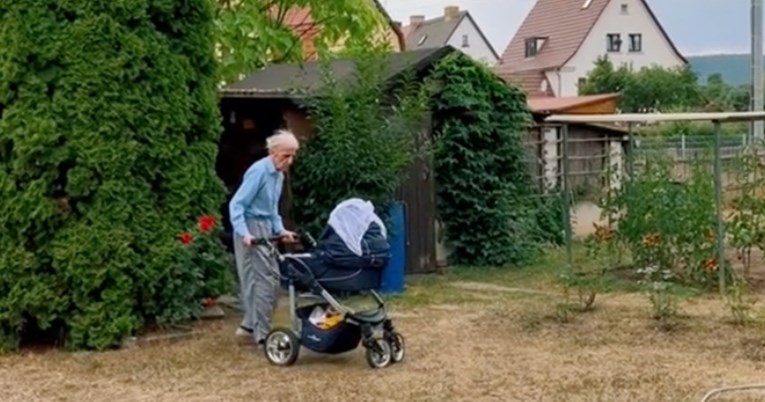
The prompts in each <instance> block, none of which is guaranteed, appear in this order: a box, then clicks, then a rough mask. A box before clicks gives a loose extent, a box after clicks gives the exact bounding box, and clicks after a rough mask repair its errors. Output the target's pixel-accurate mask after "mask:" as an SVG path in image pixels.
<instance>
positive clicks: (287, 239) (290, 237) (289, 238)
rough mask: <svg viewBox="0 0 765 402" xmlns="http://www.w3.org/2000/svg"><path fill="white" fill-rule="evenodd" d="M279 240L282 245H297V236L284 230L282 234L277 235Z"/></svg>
mask: <svg viewBox="0 0 765 402" xmlns="http://www.w3.org/2000/svg"><path fill="white" fill-rule="evenodd" d="M279 238H280V239H281V241H283V242H284V243H297V242H298V235H297V233H295V232H292V231H289V230H285V231H283V232H282V233H280V234H279Z"/></svg>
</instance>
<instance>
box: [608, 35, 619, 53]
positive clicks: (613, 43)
mask: <svg viewBox="0 0 765 402" xmlns="http://www.w3.org/2000/svg"><path fill="white" fill-rule="evenodd" d="M606 39H607V40H608V42H607V44H606V50H607V51H609V52H612V53H618V52H621V51H622V38H621V35H620V34H613V33H611V34H608V35H606Z"/></svg>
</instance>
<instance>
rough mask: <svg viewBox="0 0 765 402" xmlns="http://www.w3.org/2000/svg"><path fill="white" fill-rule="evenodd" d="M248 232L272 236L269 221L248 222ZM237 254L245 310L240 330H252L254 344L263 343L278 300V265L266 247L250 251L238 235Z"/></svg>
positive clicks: (259, 235) (241, 297) (256, 235)
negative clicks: (242, 328)
mask: <svg viewBox="0 0 765 402" xmlns="http://www.w3.org/2000/svg"><path fill="white" fill-rule="evenodd" d="M247 228H248V229H249V230H250V233H251V234H252V235H253V236H255V238H256V239H257V238H263V237H270V236H272V235H273V234H272V232H271V223H270V222H268V221H260V220H248V221H247ZM234 254H235V255H236V268H237V273H238V275H239V284H240V292H241V294H240V300H241V303H242V307H244V318H243V319H242V324H241V326H242V327H244V328H249V329H252V331H253V335H254V336H255V341H256V342H260V341H263V340H265V339H266V335H268V332H269V331H270V330H271V319H272V318H273V316H274V310H276V306H277V302H278V298H279V288H280V285H279V280H280V275H279V265H278V263H277V261H276V258H274V257H273V256H271V255H270V254H269V253H268V249H267V248H266V247H265V246H256V245H252V246H250V247H247V246H245V245H244V243H242V236H240V235H239V234H235V235H234Z"/></svg>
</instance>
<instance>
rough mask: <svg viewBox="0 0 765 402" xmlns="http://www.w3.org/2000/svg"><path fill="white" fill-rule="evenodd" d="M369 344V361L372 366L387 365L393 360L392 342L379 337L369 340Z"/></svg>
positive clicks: (380, 366)
mask: <svg viewBox="0 0 765 402" xmlns="http://www.w3.org/2000/svg"><path fill="white" fill-rule="evenodd" d="M369 343H370V344H369V345H368V346H367V353H366V355H367V363H368V364H369V366H370V367H372V368H384V367H387V366H388V365H389V364H391V362H392V361H393V351H392V350H391V345H390V342H388V341H387V340H385V339H382V338H377V339H372V340H370V341H369Z"/></svg>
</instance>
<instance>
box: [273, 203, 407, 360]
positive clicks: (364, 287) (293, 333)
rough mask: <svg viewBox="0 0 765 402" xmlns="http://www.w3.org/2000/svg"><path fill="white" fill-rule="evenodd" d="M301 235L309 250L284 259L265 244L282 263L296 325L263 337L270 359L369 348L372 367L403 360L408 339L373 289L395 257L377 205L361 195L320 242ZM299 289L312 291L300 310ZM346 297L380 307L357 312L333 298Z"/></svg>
mask: <svg viewBox="0 0 765 402" xmlns="http://www.w3.org/2000/svg"><path fill="white" fill-rule="evenodd" d="M304 238H305V239H307V240H308V243H309V247H310V249H309V250H308V251H307V252H302V253H296V254H282V253H280V252H279V250H278V248H277V247H275V246H274V245H273V243H272V242H271V241H263V242H262V243H263V244H267V245H269V246H270V250H271V252H273V253H274V254H275V255H276V257H277V259H278V261H279V265H280V270H281V274H282V285H283V287H285V288H287V290H288V291H289V308H290V313H291V314H290V316H291V322H292V328H275V329H273V330H272V331H271V332H270V333H269V334H268V336H267V337H266V341H265V345H264V346H265V347H264V352H265V355H266V358H267V359H268V361H269V362H271V363H272V364H275V365H279V366H288V365H292V364H294V363H295V361H296V360H297V358H298V354H299V351H300V346H303V347H306V348H308V349H310V350H313V351H315V352H318V353H326V354H339V353H345V352H349V351H351V350H353V349H355V348H357V347H358V346H359V344H361V345H363V346H364V347H365V348H366V357H367V363H368V364H369V365H370V366H371V367H373V368H382V367H385V366H387V365H389V364H390V363H396V362H399V361H401V360H403V358H404V338H403V336H402V335H401V334H400V333H398V332H396V331H395V329H394V327H393V323H392V321H391V320H390V318H389V317H388V314H387V311H386V307H385V302H384V301H383V299H382V297H381V296H380V295H379V294H378V293H377V292H376V291H375V289H378V288H380V285H381V279H382V271H383V269H384V268H385V266H386V265H387V263H388V260H389V259H390V243H389V242H388V235H387V232H386V229H385V225H384V224H383V222H382V220H381V219H380V218H379V217H378V216H377V215H376V214H375V213H374V206H373V205H372V203H370V202H368V201H364V200H361V199H357V198H353V199H349V200H346V201H343V202H342V203H340V204H338V205H337V206H336V207H335V209H334V210H333V211H332V213H331V214H330V217H329V222H328V226H327V228H326V229H325V230H324V233H323V234H322V235H321V236H320V238H319V240H318V242H317V241H314V240H313V239H312V238H311V237H310V236H304ZM297 292H308V293H310V294H311V296H312V297H311V299H313V300H311V302H309V303H307V304H305V305H302V306H298V300H297V299H298V297H297ZM341 293H346V294H348V293H350V294H358V293H368V294H370V295H371V296H372V297H373V298H374V299H375V301H376V304H377V306H376V308H372V309H367V310H364V311H354V310H353V309H351V308H350V307H348V306H345V305H343V304H341V303H340V302H339V301H338V300H337V299H336V297H335V296H336V295H337V294H341ZM309 300H310V299H309Z"/></svg>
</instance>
